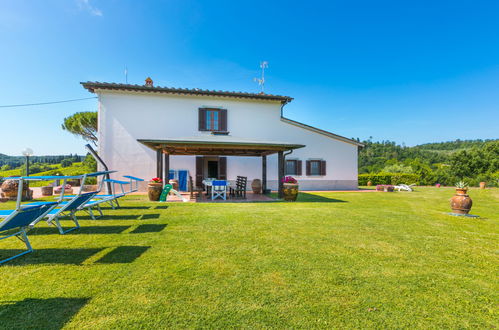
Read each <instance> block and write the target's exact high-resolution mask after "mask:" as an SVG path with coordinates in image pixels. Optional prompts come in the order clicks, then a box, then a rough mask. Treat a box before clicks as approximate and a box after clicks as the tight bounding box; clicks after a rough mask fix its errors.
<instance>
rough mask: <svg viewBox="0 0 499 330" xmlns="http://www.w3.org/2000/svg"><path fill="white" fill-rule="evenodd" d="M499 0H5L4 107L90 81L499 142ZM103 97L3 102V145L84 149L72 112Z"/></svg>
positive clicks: (337, 123)
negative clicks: (65, 122)
mask: <svg viewBox="0 0 499 330" xmlns="http://www.w3.org/2000/svg"><path fill="white" fill-rule="evenodd" d="M498 14H499V1H492V0H491V1H477V0H474V1H460V0H453V1H434V0H433V1H400V0H397V1H383V0H380V1H368V0H366V1H339V0H332V1H320V2H319V1H274V2H272V1H255V0H252V1H246V2H243V1H234V0H231V1H188V0H182V1H161V2H154V1H132V0H128V1H126V0H108V1H105V0H88V1H84V0H59V1H51V0H44V1H23V0H3V1H1V2H0V59H1V60H0V105H5V104H19V103H33V102H46V101H52V100H64V99H72V98H80V97H88V96H92V94H89V93H88V92H87V91H86V90H84V89H83V88H82V87H81V86H80V84H79V82H80V81H87V80H92V81H95V80H96V81H106V82H124V66H125V65H127V66H128V71H129V78H128V79H129V82H131V83H138V84H142V83H143V81H144V79H145V78H146V77H147V76H151V77H152V78H153V80H154V82H155V85H160V86H173V87H187V88H196V87H197V88H207V89H222V90H236V91H239V90H242V91H249V92H257V91H258V86H257V85H256V84H255V83H254V82H253V80H252V78H253V77H256V76H257V75H258V73H259V68H258V65H259V62H260V61H261V60H267V61H268V62H269V66H270V67H269V69H268V71H267V84H266V91H267V92H269V93H275V94H282V95H289V96H292V97H294V98H295V100H294V101H293V102H292V103H291V104H289V105H287V106H286V107H285V115H286V116H287V117H290V118H292V119H295V120H298V121H302V122H305V123H307V124H310V125H313V126H317V127H319V128H322V129H326V130H330V131H332V132H334V133H337V134H340V135H344V136H347V137H359V138H361V139H366V138H368V137H369V136H372V137H373V139H375V140H384V139H388V140H394V141H396V142H398V143H405V144H406V145H415V144H419V143H425V142H433V141H442V140H453V139H457V138H460V139H474V138H498V137H499V128H498V122H499V19H498ZM96 106H97V103H96V101H95V100H89V101H83V102H77V103H66V104H60V105H50V106H40V107H29V108H12V109H10V108H8V109H6V108H0V114H1V117H0V118H1V121H0V122H1V127H0V153H5V154H10V155H18V154H20V152H21V150H22V149H23V148H25V147H28V146H29V147H31V148H32V149H33V150H34V151H35V153H36V154H38V155H41V154H61V153H75V152H78V153H83V152H84V148H83V145H84V142H83V140H80V139H77V138H74V137H72V136H71V135H70V134H68V133H66V132H64V131H62V130H61V128H60V125H61V122H62V119H63V118H64V117H65V116H68V115H70V114H72V113H74V112H77V111H88V110H96Z"/></svg>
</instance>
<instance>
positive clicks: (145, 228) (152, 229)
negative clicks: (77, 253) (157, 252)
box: [130, 224, 167, 234]
mask: <svg viewBox="0 0 499 330" xmlns="http://www.w3.org/2000/svg"><path fill="white" fill-rule="evenodd" d="M166 226H167V225H156V224H148V225H140V226H138V227H137V228H135V229H134V230H132V231H131V232H130V234H143V233H159V232H160V231H162V230H163V229H165V228H166Z"/></svg>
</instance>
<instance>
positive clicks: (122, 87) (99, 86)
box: [80, 81, 293, 104]
mask: <svg viewBox="0 0 499 330" xmlns="http://www.w3.org/2000/svg"><path fill="white" fill-rule="evenodd" d="M80 84H81V85H82V86H83V88H85V89H87V90H88V91H89V92H91V93H97V92H98V91H99V90H114V91H133V92H146V93H162V94H177V95H192V96H215V97H232V98H244V99H257V100H267V101H277V102H280V103H282V104H287V103H289V102H291V101H292V100H293V98H292V97H289V96H281V95H273V94H253V93H245V92H230V91H212V90H203V89H188V88H169V87H149V86H141V85H130V84H115V83H101V82H91V81H87V82H80Z"/></svg>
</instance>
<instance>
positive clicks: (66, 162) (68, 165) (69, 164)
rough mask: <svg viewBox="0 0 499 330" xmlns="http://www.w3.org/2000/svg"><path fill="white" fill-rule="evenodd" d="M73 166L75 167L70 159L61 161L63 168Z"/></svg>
mask: <svg viewBox="0 0 499 330" xmlns="http://www.w3.org/2000/svg"><path fill="white" fill-rule="evenodd" d="M71 165H73V162H72V161H71V159H69V158H66V159H63V160H62V161H61V167H70V166H71Z"/></svg>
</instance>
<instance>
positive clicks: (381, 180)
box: [359, 173, 419, 186]
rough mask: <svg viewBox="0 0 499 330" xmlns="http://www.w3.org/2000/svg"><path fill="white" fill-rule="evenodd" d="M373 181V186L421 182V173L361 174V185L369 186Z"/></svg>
mask: <svg viewBox="0 0 499 330" xmlns="http://www.w3.org/2000/svg"><path fill="white" fill-rule="evenodd" d="M368 181H371V183H372V185H373V186H376V185H383V184H385V185H391V184H402V183H403V184H408V185H409V184H413V183H416V184H418V183H419V175H417V174H412V173H368V174H359V186H367V182H368Z"/></svg>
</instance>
